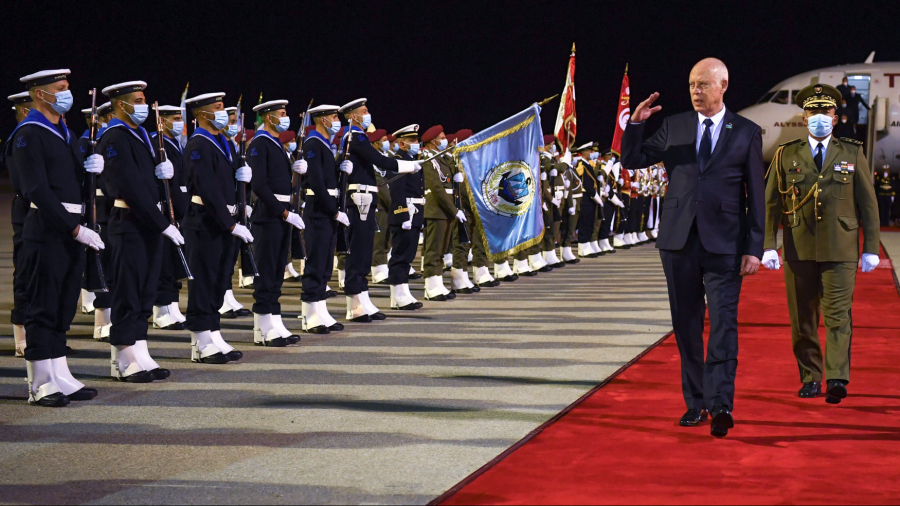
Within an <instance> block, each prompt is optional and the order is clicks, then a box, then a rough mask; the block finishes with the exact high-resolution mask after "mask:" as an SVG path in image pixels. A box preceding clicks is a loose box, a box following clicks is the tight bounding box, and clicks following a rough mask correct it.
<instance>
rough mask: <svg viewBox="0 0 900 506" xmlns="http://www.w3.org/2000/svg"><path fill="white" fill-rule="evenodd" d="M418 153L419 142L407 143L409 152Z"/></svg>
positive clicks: (414, 154)
mask: <svg viewBox="0 0 900 506" xmlns="http://www.w3.org/2000/svg"><path fill="white" fill-rule="evenodd" d="M418 153H419V143H418V142H416V143H413V144H410V145H409V154H411V155H413V156H416V155H417V154H418Z"/></svg>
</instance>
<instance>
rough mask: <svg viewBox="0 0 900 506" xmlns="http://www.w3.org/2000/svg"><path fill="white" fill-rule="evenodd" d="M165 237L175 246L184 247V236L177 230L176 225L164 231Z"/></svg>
mask: <svg viewBox="0 0 900 506" xmlns="http://www.w3.org/2000/svg"><path fill="white" fill-rule="evenodd" d="M162 233H163V235H164V236H166V237H168V238H169V239H171V240H172V242H174V243H175V246H184V236H183V235H181V232H179V231H178V229H177V228H175V225H169V226H168V227H167V228H166V229H165V230H163V231H162Z"/></svg>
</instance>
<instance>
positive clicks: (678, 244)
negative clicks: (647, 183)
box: [622, 110, 765, 258]
mask: <svg viewBox="0 0 900 506" xmlns="http://www.w3.org/2000/svg"><path fill="white" fill-rule="evenodd" d="M722 122H723V124H722V130H721V132H720V133H719V139H718V141H717V142H716V146H715V149H713V152H712V155H711V156H710V159H709V162H708V164H707V166H706V167H700V165H699V164H698V162H697V150H696V147H695V146H696V140H697V126H698V120H697V113H696V112H694V111H691V112H686V113H682V114H676V115H674V116H669V117H668V118H665V119H664V120H663V124H662V126H661V127H660V128H659V130H657V131H656V132H655V133H654V134H653V135H651V136H650V137H649V138H648V139H647V140H645V141H642V139H643V134H644V125H643V124H642V123H640V124H632V123H629V124H628V125H627V127H626V128H625V133H624V135H623V136H622V164H623V166H624V167H627V168H629V169H639V168H643V167H648V166H650V165H652V164H654V163H656V162H660V161H661V162H663V163H665V165H666V171H667V172H668V177H669V186H668V189H667V190H666V199H665V201H664V202H663V205H662V216H661V217H660V227H659V237H658V238H657V240H656V247H657V248H660V249H665V250H680V249H682V248H683V247H684V245H685V243H686V242H687V238H688V234H689V233H690V230H691V226H692V225H693V224H694V221H696V222H697V232H698V233H699V235H700V240H701V242H702V244H703V247H704V248H705V249H706V250H707V251H709V252H711V253H718V254H726V255H734V254H740V255H753V256H755V257H758V258H762V254H763V226H764V223H765V175H764V172H763V170H764V164H763V157H762V134H761V131H760V128H759V126H758V125H757V124H756V123H753V122H752V121H750V120H748V119H746V118H743V117H741V116H738V115H736V114H734V113H732V112H731V111H730V110H726V111H725V116H724V118H722Z"/></svg>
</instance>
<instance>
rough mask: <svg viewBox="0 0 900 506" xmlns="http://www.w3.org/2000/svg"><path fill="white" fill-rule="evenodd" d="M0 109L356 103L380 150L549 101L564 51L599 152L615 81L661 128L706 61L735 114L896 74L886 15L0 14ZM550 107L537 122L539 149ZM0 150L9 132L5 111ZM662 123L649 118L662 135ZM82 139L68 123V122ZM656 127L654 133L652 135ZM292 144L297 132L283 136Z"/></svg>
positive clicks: (821, 9) (407, 10) (875, 7)
mask: <svg viewBox="0 0 900 506" xmlns="http://www.w3.org/2000/svg"><path fill="white" fill-rule="evenodd" d="M3 14H4V29H3V34H2V40H3V44H0V61H2V62H3V65H4V78H3V82H4V84H3V90H5V91H4V93H5V94H4V95H3V96H6V95H10V94H13V93H17V92H19V91H21V90H22V88H21V85H20V83H19V82H18V78H19V77H21V76H23V75H26V74H29V73H32V72H36V71H38V70H46V69H55V68H70V69H71V70H72V72H73V75H72V77H71V81H70V83H71V85H72V89H73V93H74V94H75V106H74V107H73V111H75V110H77V109H82V108H85V107H89V106H90V102H89V97H88V94H87V91H88V89H89V88H91V87H97V88H98V89H99V88H103V87H105V86H108V85H110V84H114V83H118V82H122V81H129V80H144V81H147V82H148V83H149V87H148V89H147V97H148V99H149V100H150V101H151V102H152V101H154V100H159V101H160V103H161V104H163V103H165V104H172V105H177V102H178V100H179V97H180V95H181V92H182V90H183V89H184V85H185V83H186V82H187V81H190V83H191V89H190V93H189V96H193V95H196V94H199V93H206V92H212V91H224V92H226V93H227V94H228V96H227V97H226V103H227V105H234V102H235V101H236V100H237V98H238V95H239V94H241V93H243V96H244V111H245V112H246V114H247V117H248V121H247V122H248V125H247V126H248V127H251V128H252V124H250V123H251V121H252V120H251V119H250V118H251V116H252V113H251V112H250V107H252V106H253V105H255V104H256V102H257V99H258V97H259V94H260V92H262V93H263V96H264V99H266V100H272V99H282V98H283V99H288V100H290V101H291V105H290V106H289V110H288V113H289V114H290V115H291V116H292V117H294V118H297V114H298V113H299V112H302V110H303V109H305V107H306V104H307V103H308V102H309V100H310V99H311V98H313V99H315V103H316V104H322V103H331V104H336V105H341V104H343V103H345V102H348V101H350V100H352V99H355V98H358V97H367V98H368V99H369V110H370V112H371V114H372V121H373V123H374V124H375V126H377V127H379V128H386V129H387V130H388V131H389V132H392V131H394V130H397V129H399V128H401V127H403V126H405V125H407V124H410V123H419V124H420V125H421V127H422V129H425V128H428V127H429V126H431V125H433V124H437V123H440V124H443V125H444V127H445V130H447V131H456V130H457V129H460V128H472V129H474V130H475V131H478V130H480V129H483V128H485V127H487V126H490V125H491V124H493V123H495V122H498V121H500V120H502V119H504V118H506V117H508V116H510V115H512V114H514V113H516V112H518V111H520V110H522V109H524V108H525V107H527V106H528V105H529V104H530V103H532V102H534V101H538V100H541V99H543V98H545V97H548V96H550V95H553V94H556V93H559V92H560V91H561V90H562V87H563V84H564V80H565V72H566V66H567V63H568V58H569V50H570V48H571V46H572V43H573V42H575V43H576V45H577V55H576V56H577V67H576V77H575V86H576V96H577V111H578V142H579V143H582V142H587V141H593V140H596V141H599V142H600V144H601V146H602V147H608V146H609V143H610V142H611V140H612V135H613V126H614V122H615V114H616V107H617V99H618V93H619V87H620V84H621V79H622V73H623V71H624V69H625V64H626V63H628V64H629V75H630V77H631V91H632V108H633V107H635V106H636V105H637V103H638V102H640V101H641V100H643V98H646V96H647V95H648V94H649V93H651V92H653V91H659V92H660V93H661V98H660V101H659V103H660V104H662V105H663V111H662V113H663V114H662V115H665V114H667V113H668V114H672V113H675V112H680V111H684V110H686V109H688V108H690V101H689V98H688V90H687V79H688V73H689V71H690V68H691V66H692V65H693V64H694V63H695V62H696V61H697V60H699V59H701V58H703V57H706V56H716V57H719V58H721V59H722V60H723V61H725V63H726V64H727V65H728V67H729V71H730V76H731V85H730V86H731V88H730V90H729V91H728V93H727V94H726V97H725V103H726V105H727V106H729V107H730V108H731V109H732V110H739V109H741V108H743V107H746V106H747V105H750V104H752V103H753V102H755V101H756V100H757V99H758V98H759V97H760V96H762V95H763V94H764V93H765V92H766V90H768V89H769V88H770V87H772V86H773V85H774V84H776V83H777V82H779V81H781V80H782V79H785V78H787V77H790V76H791V75H794V74H798V73H800V72H804V71H807V70H811V69H814V68H820V67H827V66H831V65H838V64H844V63H854V62H862V61H863V60H864V59H865V58H866V56H867V55H868V54H869V52H870V51H873V50H874V51H877V52H876V61H898V60H900V44H898V43H897V30H898V24H900V2H895V1H889V2H848V1H842V2H835V1H825V0H822V1H819V2H789V1H783V2H768V1H765V2H764V1H752V2H737V1H721V0H720V1H718V2H714V3H704V2H636V1H631V2H609V3H607V2H603V3H601V2H565V1H547V2H496V1H481V2H471V3H454V2H442V3H432V2H376V1H365V2H363V1H353V2H318V3H315V4H313V3H311V2H307V1H293V2H288V1H282V2H265V1H243V2H208V1H204V2H189V1H182V2H166V1H157V0H154V1H152V2H140V3H138V2H130V1H129V2H115V3H108V4H107V3H103V2H87V1H79V2H62V1H52V2H23V1H18V2H7V3H5V4H4V12H3ZM558 105H559V102H558V101H554V102H552V103H550V104H549V105H547V106H545V107H544V112H543V114H542V123H543V127H544V131H545V133H550V132H551V130H552V128H553V123H554V120H555V116H556V110H557V107H558ZM7 111H8V112H7V114H6V115H4V116H2V119H0V121H2V124H0V132H2V133H3V136H6V135H7V134H8V132H10V131H11V130H12V128H13V126H14V120H13V118H12V115H11V111H9V109H7ZM662 115H659V117H661V116H662ZM68 120H69V124H70V125H74V128H73V130H75V131H76V132H77V133H78V134H80V133H81V132H82V131H83V129H84V126H83V120H82V117H81V115H80V114H79V113H77V112H74V113H73V112H70V113H69V114H68ZM657 121H658V119H657ZM298 127H299V122H298V121H297V120H295V124H294V125H292V128H293V129H297V128H298Z"/></svg>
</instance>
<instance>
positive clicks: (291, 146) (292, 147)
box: [288, 142, 297, 153]
mask: <svg viewBox="0 0 900 506" xmlns="http://www.w3.org/2000/svg"><path fill="white" fill-rule="evenodd" d="M296 149H297V143H296V142H289V143H288V151H290V152H291V153H293V152H294V150H296Z"/></svg>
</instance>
